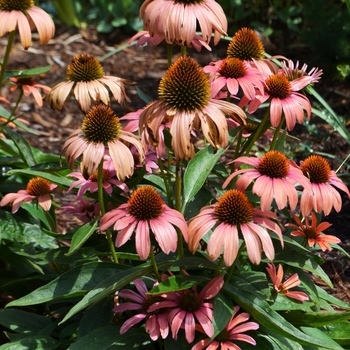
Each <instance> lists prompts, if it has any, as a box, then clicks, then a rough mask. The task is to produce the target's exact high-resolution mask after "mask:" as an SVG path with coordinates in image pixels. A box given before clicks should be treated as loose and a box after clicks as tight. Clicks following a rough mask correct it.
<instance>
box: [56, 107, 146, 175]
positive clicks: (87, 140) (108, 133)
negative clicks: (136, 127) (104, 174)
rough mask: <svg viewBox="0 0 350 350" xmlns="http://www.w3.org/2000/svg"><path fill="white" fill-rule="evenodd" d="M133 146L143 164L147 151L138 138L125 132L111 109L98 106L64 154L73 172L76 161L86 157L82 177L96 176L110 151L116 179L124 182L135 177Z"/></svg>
mask: <svg viewBox="0 0 350 350" xmlns="http://www.w3.org/2000/svg"><path fill="white" fill-rule="evenodd" d="M126 144H128V146H127V145H126ZM130 144H131V145H134V146H135V147H136V148H137V150H138V153H139V157H140V161H141V162H142V161H143V159H144V151H143V147H142V144H141V142H140V141H139V140H138V138H137V137H136V136H135V135H133V134H132V133H130V132H126V131H124V130H123V129H122V126H121V124H120V122H119V119H118V117H117V116H116V114H115V113H114V111H113V110H112V109H111V108H110V107H109V106H105V105H103V104H98V105H96V106H94V107H93V108H92V109H91V110H90V112H89V113H88V114H87V115H86V116H85V118H84V121H83V123H82V127H81V129H78V130H76V131H74V132H73V134H72V135H71V136H69V138H68V139H67V141H66V142H65V143H64V145H63V151H62V152H65V154H66V158H67V162H68V165H69V167H70V169H73V168H74V162H75V160H76V159H77V158H78V157H79V156H80V155H83V159H82V163H81V169H82V173H83V174H85V173H86V174H93V173H95V171H96V170H97V167H98V165H99V163H100V162H101V160H102V159H103V157H104V155H105V153H106V151H107V150H108V151H109V155H110V157H111V158H112V161H113V164H114V169H115V172H116V176H117V178H118V179H119V180H120V181H124V180H125V178H126V177H130V176H131V175H132V174H133V173H134V158H133V156H132V153H131V151H130V148H129V145H130Z"/></svg>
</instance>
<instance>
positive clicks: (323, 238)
mask: <svg viewBox="0 0 350 350" xmlns="http://www.w3.org/2000/svg"><path fill="white" fill-rule="evenodd" d="M292 215H293V218H294V221H295V222H296V223H297V225H294V224H286V226H288V227H292V228H293V229H294V231H292V232H291V233H290V234H291V235H292V236H294V237H298V236H301V237H303V238H304V239H305V240H307V243H308V244H309V247H313V246H314V245H315V244H317V245H319V247H320V248H321V249H322V251H326V250H327V249H328V250H332V247H331V246H330V243H334V244H337V243H340V239H339V238H338V237H336V236H332V235H325V234H322V235H321V233H322V232H323V231H324V230H327V228H329V227H331V226H332V224H330V223H329V222H321V223H320V224H319V225H317V217H316V214H315V213H314V212H312V214H311V216H312V219H311V220H312V221H311V225H310V223H309V218H308V217H307V216H306V217H305V225H303V223H302V222H301V220H300V219H299V218H298V217H297V216H296V215H294V214H293V213H292Z"/></svg>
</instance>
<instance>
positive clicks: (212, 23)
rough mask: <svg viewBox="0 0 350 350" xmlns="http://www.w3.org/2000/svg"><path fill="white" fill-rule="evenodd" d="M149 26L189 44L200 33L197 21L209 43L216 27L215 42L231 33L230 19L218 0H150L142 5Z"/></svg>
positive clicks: (172, 39) (152, 32)
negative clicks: (228, 19) (197, 32)
mask: <svg viewBox="0 0 350 350" xmlns="http://www.w3.org/2000/svg"><path fill="white" fill-rule="evenodd" d="M140 18H143V25H144V28H145V30H147V31H148V32H149V34H150V35H151V36H155V35H158V36H161V37H164V38H165V41H166V42H167V43H168V44H173V43H176V44H178V45H184V46H188V45H190V44H191V43H192V42H193V39H194V38H195V35H196V29H197V22H198V24H199V27H200V30H201V32H202V37H203V41H204V42H205V43H207V44H209V42H210V39H211V34H212V31H214V44H215V45H216V44H217V43H218V42H219V40H220V36H221V35H227V34H226V31H227V19H226V15H225V13H224V11H223V9H222V7H221V6H220V5H219V4H218V3H217V2H216V1H214V0H146V1H145V2H144V3H143V4H142V6H141V8H140Z"/></svg>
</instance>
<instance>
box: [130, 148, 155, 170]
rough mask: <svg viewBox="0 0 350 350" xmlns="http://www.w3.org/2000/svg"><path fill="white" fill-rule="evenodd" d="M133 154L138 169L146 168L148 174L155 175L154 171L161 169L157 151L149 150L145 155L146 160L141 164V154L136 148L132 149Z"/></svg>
mask: <svg viewBox="0 0 350 350" xmlns="http://www.w3.org/2000/svg"><path fill="white" fill-rule="evenodd" d="M131 153H132V155H133V157H134V160H135V167H136V168H143V167H145V169H146V172H147V173H148V174H152V173H153V169H159V166H158V157H157V153H156V152H155V151H152V150H151V149H149V150H148V151H147V152H146V153H145V160H144V162H143V163H141V162H140V157H139V154H138V153H137V149H136V147H134V146H133V147H131Z"/></svg>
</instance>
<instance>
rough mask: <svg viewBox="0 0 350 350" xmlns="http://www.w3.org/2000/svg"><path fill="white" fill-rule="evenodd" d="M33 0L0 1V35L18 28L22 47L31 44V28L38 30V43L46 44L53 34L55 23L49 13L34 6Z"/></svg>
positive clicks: (25, 47)
mask: <svg viewBox="0 0 350 350" xmlns="http://www.w3.org/2000/svg"><path fill="white" fill-rule="evenodd" d="M34 5H35V2H34V0H1V1H0V37H2V36H4V35H5V34H7V33H9V32H13V31H14V30H16V29H18V32H19V36H20V38H21V44H22V46H23V47H24V49H28V47H29V46H31V45H32V33H31V32H32V29H34V28H35V27H36V28H37V30H38V34H39V38H40V43H41V44H47V43H48V42H49V40H50V39H51V38H52V37H53V36H54V34H55V23H54V22H53V20H52V18H51V17H50V15H49V14H47V13H46V12H45V11H44V10H42V9H41V8H39V7H37V6H34Z"/></svg>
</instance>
